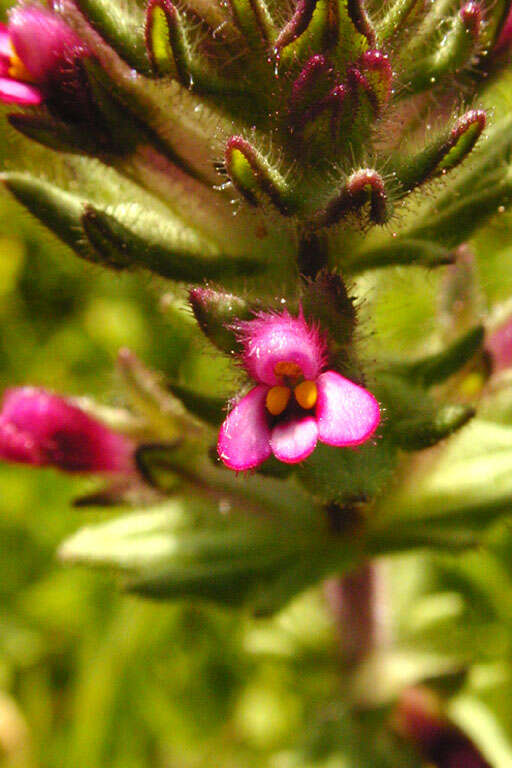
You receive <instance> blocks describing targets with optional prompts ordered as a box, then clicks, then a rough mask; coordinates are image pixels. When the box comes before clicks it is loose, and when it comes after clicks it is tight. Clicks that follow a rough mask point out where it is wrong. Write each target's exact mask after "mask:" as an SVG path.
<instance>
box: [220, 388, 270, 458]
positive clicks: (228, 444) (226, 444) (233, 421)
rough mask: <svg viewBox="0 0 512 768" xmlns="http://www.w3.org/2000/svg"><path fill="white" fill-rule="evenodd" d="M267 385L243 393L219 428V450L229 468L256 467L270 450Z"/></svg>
mask: <svg viewBox="0 0 512 768" xmlns="http://www.w3.org/2000/svg"><path fill="white" fill-rule="evenodd" d="M267 392H268V387H265V386H263V385H261V384H260V385H259V386H257V387H254V389H251V391H250V392H249V393H248V394H247V395H245V397H242V399H241V400H239V402H238V403H237V404H236V405H235V407H234V408H233V410H232V411H231V412H230V413H229V414H228V416H227V417H226V419H225V420H224V423H223V424H222V426H221V428H220V432H219V442H218V444H217V450H218V453H219V456H220V458H221V459H222V461H223V462H224V464H225V465H226V466H227V467H229V469H234V470H236V471H237V472H242V471H244V470H246V469H254V468H255V467H257V466H259V465H260V464H261V463H262V462H264V461H265V459H268V458H269V456H270V454H271V450H270V444H269V440H270V428H269V424H268V421H269V420H268V417H267V412H266V410H265V397H266V396H267Z"/></svg>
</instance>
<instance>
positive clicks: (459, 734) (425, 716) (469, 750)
mask: <svg viewBox="0 0 512 768" xmlns="http://www.w3.org/2000/svg"><path fill="white" fill-rule="evenodd" d="M394 720H395V727H396V729H397V731H398V732H399V733H400V735H401V736H403V737H404V738H405V739H407V741H409V742H411V743H413V744H414V745H415V746H416V747H417V749H418V750H419V752H420V753H421V755H422V756H423V757H424V758H425V760H426V761H427V762H428V764H429V765H432V766H436V768H490V765H489V763H488V762H487V760H486V759H485V758H484V756H483V755H482V753H481V752H480V750H479V749H478V747H477V746H476V745H475V744H474V743H473V742H472V741H471V739H470V738H469V737H468V736H466V734H465V733H464V732H463V731H461V730H460V729H459V728H458V727H457V726H456V725H455V724H454V723H452V722H451V721H450V720H448V718H447V717H446V716H445V715H444V714H443V713H442V711H441V706H440V701H439V699H438V698H437V696H436V695H435V694H434V693H433V692H432V691H430V690H429V689H428V688H423V687H420V686H418V687H415V688H407V689H406V690H405V691H403V692H402V695H401V698H400V700H399V702H398V706H397V709H396V712H395V718H394Z"/></svg>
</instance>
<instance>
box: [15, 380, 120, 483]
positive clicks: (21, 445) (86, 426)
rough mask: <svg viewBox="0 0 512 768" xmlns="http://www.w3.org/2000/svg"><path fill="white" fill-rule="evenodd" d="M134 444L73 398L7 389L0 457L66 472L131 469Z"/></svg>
mask: <svg viewBox="0 0 512 768" xmlns="http://www.w3.org/2000/svg"><path fill="white" fill-rule="evenodd" d="M133 448H134V447H133V444H132V442H131V441H130V440H128V439H127V438H126V437H123V436H122V435H119V434H117V433H115V432H112V431H111V430H110V429H108V428H107V427H105V426H103V424H100V422H99V421H96V419H94V418H92V417H91V416H89V415H88V414H86V413H85V412H84V411H82V410H81V409H80V408H78V407H77V406H76V405H73V404H72V403H71V402H70V401H69V400H66V399H64V398H63V397H59V396H58V395H54V394H52V393H50V392H47V391H46V390H44V389H36V388H34V387H21V388H19V389H10V390H7V391H6V392H5V394H4V399H3V404H2V410H1V412H0V459H4V460H5V461H13V462H18V463H22V464H33V465H34V466H38V467H47V466H54V467H58V468H59V469H63V470H65V471H67V472H126V473H127V472H130V471H132V470H133V463H132V456H133Z"/></svg>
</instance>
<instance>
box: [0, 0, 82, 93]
mask: <svg viewBox="0 0 512 768" xmlns="http://www.w3.org/2000/svg"><path fill="white" fill-rule="evenodd" d="M8 28H9V33H10V36H11V40H12V44H13V46H14V50H15V51H16V53H17V54H18V56H19V58H20V59H21V61H22V62H23V64H24V65H25V67H26V68H27V69H28V71H29V72H30V74H31V75H32V77H33V78H34V79H35V80H36V81H37V82H38V83H46V82H47V81H48V78H50V77H52V76H53V74H54V72H55V70H56V69H57V68H59V67H61V66H62V64H63V63H65V62H72V60H73V58H74V56H75V55H76V54H77V53H80V52H83V51H84V50H85V44H84V43H82V41H81V39H80V38H79V37H78V35H77V34H76V33H75V32H74V31H73V30H72V29H71V27H69V26H68V25H67V24H66V22H65V21H64V19H62V18H61V17H60V16H59V15H58V14H56V13H53V12H52V11H49V10H48V9H47V8H43V7H42V6H40V5H35V4H34V5H30V4H25V5H18V6H16V7H15V8H13V9H12V11H11V12H10V14H9V24H8Z"/></svg>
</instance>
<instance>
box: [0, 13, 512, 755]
mask: <svg viewBox="0 0 512 768" xmlns="http://www.w3.org/2000/svg"><path fill="white" fill-rule="evenodd" d="M510 6H511V3H510V0H475V1H473V0H470V1H469V2H465V3H464V2H463V3H462V4H461V3H460V0H432V1H431V2H427V1H426V0H386V2H377V0H297V1H296V2H295V0H294V2H288V1H287V2H279V1H278V0H268V1H267V2H266V0H226V2H219V1H218V0H187V1H186V2H180V3H178V4H173V2H171V0H150V2H149V3H148V4H147V5H145V6H144V5H143V4H142V3H136V2H130V3H128V2H125V3H117V2H110V0H58V1H57V0H55V2H54V3H53V5H49V6H42V5H39V4H35V3H32V2H27V3H23V4H19V5H17V6H15V7H14V8H12V9H11V11H10V13H9V15H8V19H7V23H6V24H5V25H3V26H2V27H1V30H0V64H1V68H2V69H1V74H0V100H1V101H2V102H3V103H4V104H7V105H8V107H7V110H6V115H5V119H6V120H7V121H8V122H9V123H10V126H11V127H12V137H13V142H14V143H15V146H16V142H18V144H19V149H20V151H19V152H17V153H14V152H13V157H12V158H11V160H10V161H9V163H8V167H6V168H5V169H4V171H3V174H2V181H3V184H4V185H5V187H6V188H7V189H8V190H9V192H10V193H12V195H14V197H15V198H16V199H17V200H18V201H19V202H20V203H21V204H22V205H24V206H25V207H26V208H27V209H28V210H29V211H30V212H31V213H32V214H33V215H34V216H35V217H37V218H38V219H39V220H40V221H41V222H42V224H43V225H45V227H47V228H48V229H49V230H51V231H52V232H53V233H55V235H57V236H58V237H59V238H60V239H61V240H62V241H63V242H64V243H65V244H67V245H68V246H69V247H70V248H71V249H72V250H74V251H75V252H76V253H77V254H78V255H79V256H80V257H82V258H84V259H86V260H88V261H90V262H94V263H95V264H99V265H102V266H105V267H107V268H110V269H113V270H145V271H146V272H150V273H153V274H154V275H157V276H159V278H160V279H161V282H158V285H160V284H161V285H162V286H163V291H164V290H165V291H166V295H165V301H164V302H163V307H164V311H165V312H166V313H167V315H168V318H169V322H171V323H175V324H187V325H188V326H192V324H193V325H194V327H193V328H192V330H191V333H192V334H193V335H194V336H195V335H197V336H201V337H202V338H203V341H204V347H205V348H206V347H207V350H206V353H205V354H207V355H209V356H210V360H211V365H212V366H213V367H215V366H218V367H221V368H222V370H223V371H225V372H226V378H227V380H228V381H229V382H230V392H229V393H228V394H227V396H226V391H225V387H222V386H218V387H217V386H216V384H215V383H210V384H208V382H207V385H206V386H205V387H203V389H201V388H199V387H198V386H193V387H192V386H190V384H189V383H187V382H183V379H182V378H180V377H179V375H174V376H172V377H168V378H167V379H166V378H164V377H163V376H162V375H161V374H158V373H157V372H155V371H152V370H149V369H148V368H146V367H145V365H144V364H143V362H141V361H139V360H138V359H137V357H136V356H135V355H134V354H133V353H132V352H130V351H129V350H127V349H125V350H122V351H121V352H120V354H119V360H118V370H119V374H120V377H121V378H122V381H123V384H124V387H125V393H126V408H124V409H123V408H116V409H113V408H105V407H101V406H99V405H97V404H94V403H93V402H91V401H90V400H76V399H74V400H73V399H69V398H64V397H62V396H60V395H57V394H54V393H50V392H47V391H45V390H43V389H36V388H31V387H25V388H22V389H11V390H8V391H7V392H6V393H5V396H4V401H3V408H2V411H1V415H0V456H1V458H2V459H4V460H6V461H13V462H25V463H30V464H33V465H34V466H55V467H57V468H59V469H60V470H63V471H66V472H88V473H96V474H99V475H101V478H102V480H101V483H102V485H101V488H100V490H99V491H98V492H97V493H95V494H93V495H91V496H90V497H89V498H86V499H80V500H79V501H80V503H81V504H91V505H94V504H108V505H114V507H115V505H116V504H119V505H125V509H124V511H123V512H122V514H121V513H119V515H118V516H114V517H113V519H111V520H109V521H108V522H103V523H101V524H97V525H96V526H90V527H87V528H84V529H83V530H81V531H79V532H78V533H76V534H75V535H74V536H73V537H72V538H71V539H70V540H68V541H66V542H65V543H64V544H63V545H62V547H61V550H60V553H61V556H62V558H63V559H64V560H65V561H68V562H71V563H85V564H88V565H91V566H102V567H105V566H107V567H109V568H111V569H113V570H114V571H116V572H117V573H119V574H120V575H121V577H122V584H123V586H124V588H126V589H127V590H129V591H131V592H132V593H137V594H138V595H144V596H149V597H157V598H161V599H172V598H177V597H190V596H194V597H198V598H203V599H207V600H213V601H217V602H220V603H225V604H229V605H231V606H244V607H245V608H248V609H249V610H250V611H252V612H253V613H254V614H257V615H260V616H261V615H266V616H268V615H272V614H274V613H275V612H276V611H278V610H281V609H283V607H284V606H286V604H287V603H288V602H289V601H290V600H291V599H292V598H294V597H296V596H297V595H298V594H299V593H301V592H303V591H304V590H305V589H306V588H309V587H314V586H315V585H318V584H320V583H321V582H322V581H324V580H325V579H327V578H330V579H331V580H330V581H329V588H328V589H327V590H326V594H328V599H329V600H330V601H331V602H333V604H334V609H335V611H336V609H340V605H341V606H345V608H344V611H343V615H344V620H345V623H346V625H347V626H348V627H349V629H350V627H352V630H354V631H355V636H356V637H357V638H358V640H357V644H356V647H355V648H353V649H352V653H347V654H346V659H347V664H348V666H350V665H352V666H357V664H359V662H360V661H361V658H363V657H365V655H367V653H368V652H369V644H370V642H371V638H372V637H373V634H372V632H371V631H370V630H369V629H368V631H366V632H365V631H363V629H364V627H363V629H362V628H361V627H362V625H363V624H364V622H362V621H361V616H367V614H368V610H367V609H368V602H369V601H370V602H371V601H372V600H373V599H374V597H375V595H374V591H375V589H374V587H375V579H376V569H375V566H374V565H373V564H372V563H374V559H375V558H377V557H379V558H381V557H382V556H385V555H391V554H394V553H401V552H402V553H403V552H410V551H413V550H418V549H421V550H427V551H430V552H439V551H441V552H460V551H461V550H465V549H467V548H474V547H475V546H477V545H478V544H479V543H481V541H482V539H483V537H484V536H485V535H486V533H487V531H488V530H489V529H490V527H491V526H492V525H495V524H497V523H498V522H499V521H500V520H501V519H502V518H504V517H506V516H507V515H509V514H510V510H511V501H510V500H511V498H512V496H511V494H512V420H511V418H510V413H512V389H511V388H510V383H509V382H510V378H508V379H507V369H508V367H509V365H510V361H511V360H512V342H510V338H511V335H512V331H511V329H510V326H509V325H508V324H507V312H506V311H505V310H504V309H503V308H501V314H500V312H498V311H495V312H494V313H493V314H492V316H489V315H488V314H486V312H485V310H486V309H487V308H486V307H485V306H484V304H485V302H483V301H482V296H481V287H480V285H479V270H478V264H477V260H476V259H475V252H474V247H473V243H474V242H475V238H478V236H479V234H478V233H479V232H485V231H486V230H485V229H484V228H485V227H487V226H488V222H489V221H490V220H491V219H492V217H494V216H495V215H496V214H498V213H500V212H501V213H503V212H506V209H507V207H508V205H509V204H510V203H511V202H512V169H511V165H510V162H511V152H512V110H509V111H508V112H507V110H504V109H503V108H502V109H501V111H500V109H498V108H497V107H496V105H495V103H494V101H493V100H495V99H496V94H497V92H498V89H499V83H500V82H501V80H500V79H501V78H503V77H504V76H506V67H507V63H508V60H509V59H508V55H509V54H508V52H509V46H510V42H511V39H512V24H511V21H510V19H509V10H510ZM480 236H482V235H480ZM410 275H412V277H411V278H410V277H409V276H410ZM409 281H410V282H409ZM404 293H405V294H406V295H405V296H404ZM429 293H435V304H436V318H435V323H434V324H433V325H432V324H430V325H428V323H427V324H426V323H425V318H424V317H423V316H421V313H420V314H419V315H418V317H417V319H416V320H415V318H416V315H415V314H414V311H413V312H412V313H411V314H410V315H408V318H409V319H408V320H407V322H408V327H407V329H406V333H405V336H406V337H407V338H408V339H409V342H408V345H409V346H407V344H406V345H405V346H404V347H403V348H402V349H398V350H397V349H396V348H393V345H392V344H391V343H390V338H391V336H392V333H393V329H395V330H396V328H397V327H398V326H399V324H400V307H401V306H402V305H403V303H404V300H406V299H407V295H409V300H410V302H411V303H414V302H418V304H420V305H421V303H422V301H424V298H425V294H427V295H428V294H429ZM383 297H386V301H387V304H386V302H385V301H384V299H383ZM395 309H396V312H395ZM498 316H499V322H498V321H497V320H496V317H498ZM410 318H412V320H411V319H410ZM390 329H391V330H390ZM411 340H412V341H411ZM400 352H401V353H402V354H400ZM212 381H213V382H215V381H216V379H215V377H213V379H212ZM127 503H129V504H131V505H132V506H133V507H134V509H132V510H131V511H128V512H127V510H126V504H127ZM345 574H348V575H346V576H345ZM333 577H336V579H337V581H336V580H335V581H333V580H332V579H333ZM351 601H352V603H351ZM351 604H352V610H349V609H348V608H347V605H348V606H350V605H351ZM358 617H359V618H358ZM351 622H352V624H351ZM354 627H356V628H357V627H359V631H356V630H355V629H354ZM341 631H342V634H343V626H342V628H341ZM348 634H350V632H349V633H348ZM353 636H354V635H353V634H352V637H353ZM354 695H355V694H354ZM411 697H412V698H411ZM411 701H413V704H411ZM418 701H419V702H420V703H419V704H418ZM422 701H423V699H422V698H421V696H420V695H419V694H418V692H417V691H416V692H415V693H414V695H413V694H410V696H409V699H407V700H405V699H404V701H403V702H402V704H401V705H400V706H401V707H402V709H401V710H400V711H401V715H402V720H401V722H402V735H404V734H405V736H406V737H410V741H414V738H413V737H414V734H416V736H418V733H419V734H420V736H419V737H418V739H419V741H420V742H421V744H420V747H421V749H420V751H421V750H422V751H423V754H424V756H426V757H425V759H429V760H430V761H431V762H434V763H435V764H436V765H448V764H450V765H454V766H455V765H457V766H458V765H459V763H458V762H456V761H454V762H453V761H452V763H448V762H447V761H445V763H443V762H442V761H441V762H440V758H438V757H434V758H433V757H432V754H433V753H432V749H433V748H432V749H430V747H429V746H428V744H427V741H428V740H427V739H426V737H423V736H422V735H421V734H423V732H424V730H425V728H427V726H425V728H423V725H424V722H426V721H427V720H428V716H429V715H428V712H427V709H428V708H425V706H423V704H422ZM407 702H409V703H407ZM415 707H416V709H415ZM418 708H419V710H421V711H420V714H418V711H417V710H418ZM431 717H434V716H433V715H431ZM422 718H423V720H422ZM429 722H430V721H429ZM435 722H436V723H437V725H436V728H438V730H439V728H440V729H441V731H442V733H444V731H443V730H442V729H443V728H445V729H448V731H449V732H450V733H452V731H453V728H455V726H451V725H446V726H444V725H443V726H442V727H441V726H440V725H439V722H444V721H442V718H441V720H436V721H435ZM404 723H405V725H404ZM422 723H423V725H422ZM433 727H434V726H432V728H433ZM432 728H431V729H430V731H429V733H430V737H431V738H433V737H432ZM450 728H452V731H450ZM422 729H423V730H422ZM395 730H396V729H395ZM427 730H428V728H427ZM434 730H435V729H434ZM437 732H438V731H435V733H437ZM457 733H459V732H458V731H457ZM458 738H459V741H460V739H462V742H463V747H461V749H462V752H461V754H467V752H464V749H466V750H467V749H469V750H471V749H473V751H474V754H475V755H476V754H477V753H476V748H473V747H472V746H471V743H470V742H467V743H466V742H464V738H465V737H463V736H461V735H460V733H459V736H458ZM418 739H417V740H418ZM422 739H423V741H422ZM429 743H430V742H429ZM436 743H437V742H436ZM457 743H459V742H457ZM468 744H470V746H469V747H468ZM459 746H460V745H459ZM429 749H430V752H429ZM438 751H439V750H438ZM435 754H436V755H437V752H436V753H435ZM450 759H451V758H450ZM465 759H468V758H467V757H466V758H465ZM476 759H477V758H475V760H476ZM478 759H481V762H479V763H477V762H475V765H482V766H483V765H486V764H487V763H485V762H484V761H483V758H478ZM446 760H448V758H447V759H446ZM436 761H437V762H436ZM459 762H460V761H459ZM404 765H405V763H404ZM462 765H463V763H462V762H460V766H461V767H462Z"/></svg>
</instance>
